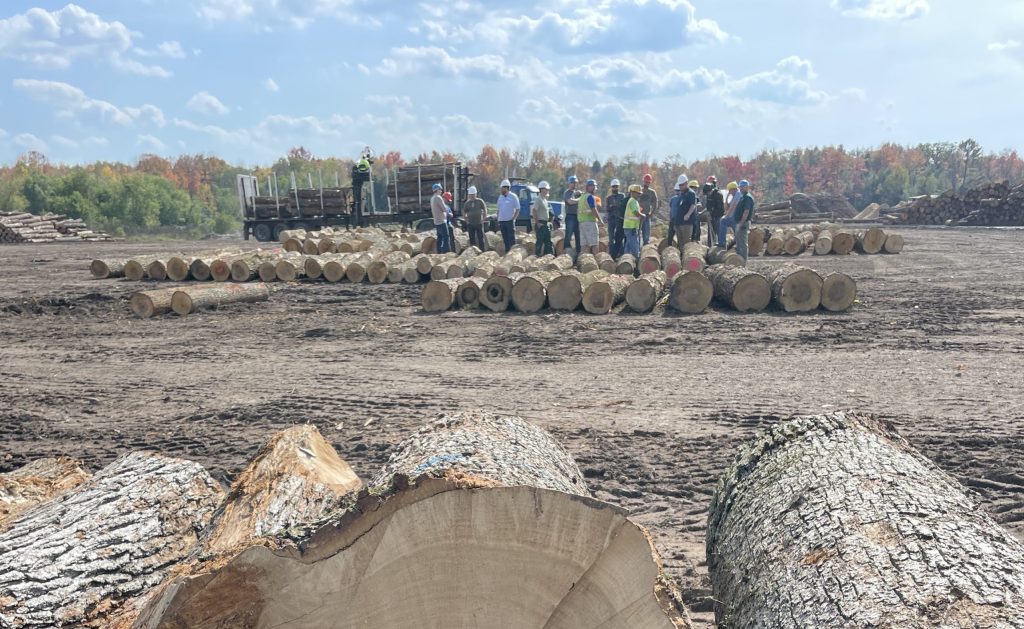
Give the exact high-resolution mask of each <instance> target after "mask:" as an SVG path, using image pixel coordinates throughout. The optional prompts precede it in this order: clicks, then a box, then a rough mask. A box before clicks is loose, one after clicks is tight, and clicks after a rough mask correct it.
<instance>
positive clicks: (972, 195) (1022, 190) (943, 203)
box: [888, 181, 1024, 227]
mask: <svg viewBox="0 0 1024 629" xmlns="http://www.w3.org/2000/svg"><path fill="white" fill-rule="evenodd" d="M888 216H889V217H890V220H893V221H896V222H905V223H907V224H910V225H978V226H986V227H994V226H1015V225H1024V184H1018V185H1017V186H1014V187H1011V186H1010V184H1009V182H1006V181H1002V182H997V183H988V184H984V185H980V186H976V187H974V188H970V189H968V190H964V191H961V192H957V191H954V190H948V191H946V192H944V193H942V194H940V195H938V196H923V197H916V198H914V199H910V200H908V201H905V202H903V203H900V204H899V205H897V206H896V207H894V208H892V210H891V211H890V213H889V214H888Z"/></svg>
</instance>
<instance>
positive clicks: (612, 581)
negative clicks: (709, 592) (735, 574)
mask: <svg viewBox="0 0 1024 629" xmlns="http://www.w3.org/2000/svg"><path fill="white" fill-rule="evenodd" d="M291 538H292V539H291V540H281V543H280V544H278V545H279V546H284V548H282V549H280V550H277V551H276V552H275V550H273V549H272V548H268V547H267V545H265V544H264V545H255V546H252V547H250V548H248V549H247V550H245V551H244V552H242V553H241V554H239V555H238V556H237V557H236V558H234V559H233V560H231V561H230V562H229V563H227V564H226V565H224V566H222V567H219V568H217V569H215V570H214V571H213V572H211V573H209V574H203V575H197V576H195V577H191V578H188V579H183V580H181V581H179V582H178V583H177V584H176V587H174V588H168V589H167V591H166V592H165V593H164V596H162V597H161V599H160V600H157V601H154V602H153V603H152V604H151V605H150V606H149V608H148V609H147V611H146V613H145V614H144V615H143V617H142V619H141V622H140V623H139V626H140V627H142V628H144V629H155V628H157V627H167V628H170V627H225V626H237V625H240V624H241V620H242V619H244V620H245V622H246V625H245V626H252V627H277V628H279V629H292V628H298V627H320V626H337V625H338V624H339V623H341V624H352V625H359V626H366V627H388V628H389V629H412V628H419V627H423V626H432V627H468V626H485V625H486V626H490V625H493V624H494V623H495V622H497V623H498V624H501V625H507V626H510V627H517V628H524V629H541V628H543V627H547V628H550V629H555V628H560V629H577V628H579V629H582V628H584V627H587V628H590V627H598V626H600V627H605V628H608V629H612V628H620V627H622V628H625V627H637V628H644V629H646V628H655V627H657V628H665V629H672V628H680V627H689V626H690V624H689V620H688V617H687V615H686V612H685V610H684V609H683V608H682V607H681V605H679V603H678V600H677V594H676V592H675V589H674V587H673V585H672V584H671V582H669V581H667V580H666V579H665V578H664V577H663V576H662V575H661V564H660V560H659V558H658V556H657V552H656V551H655V550H654V547H653V545H652V544H651V541H650V538H649V536H648V535H647V534H646V532H645V531H644V530H643V529H642V528H641V527H639V526H637V525H636V524H634V523H632V522H631V521H630V520H629V519H628V518H627V517H626V514H625V512H624V511H622V510H621V509H619V508H617V507H613V506H611V505H608V504H606V503H602V502H600V501H596V500H594V499H593V498H591V497H590V494H589V492H588V491H587V489H586V485H585V483H584V479H583V477H582V475H581V474H580V471H579V468H578V467H577V466H576V464H575V462H574V461H573V460H572V458H571V457H569V455H568V454H566V453H565V451H564V450H562V448H560V447H559V446H558V445H557V444H556V443H555V442H554V441H553V440H552V439H551V438H550V437H549V436H548V435H547V434H546V433H544V432H543V431H542V430H540V429H538V428H536V427H534V426H531V425H529V424H527V423H526V422H524V421H522V420H521V419H519V418H516V417H499V416H494V415H489V414H484V413H479V412H467V413H461V414H458V415H450V416H446V417H444V418H442V419H441V420H439V421H437V422H434V423H432V424H431V425H430V426H428V427H427V428H425V429H423V430H421V431H420V432H419V433H417V434H415V435H413V436H412V437H411V438H409V439H408V440H407V441H406V442H405V443H403V444H400V445H399V446H398V447H397V448H396V451H395V454H393V455H392V456H391V458H390V460H389V462H388V463H387V465H385V467H384V469H382V470H381V472H380V473H379V474H378V475H377V476H376V478H375V479H374V481H373V485H372V487H371V489H370V490H368V491H367V490H364V491H363V492H360V494H359V495H358V496H357V497H356V498H354V499H353V500H352V501H351V502H350V503H349V505H348V506H347V508H344V509H339V510H338V511H335V512H332V513H331V514H329V515H328V516H327V517H325V518H324V519H323V520H321V521H320V522H318V523H317V524H316V525H314V526H310V527H308V529H306V530H303V531H297V532H296V533H295V534H294V535H292V536H291ZM292 540H294V541H292ZM453 583H455V584H458V587H453V585H452V584H453ZM395 592H401V593H402V595H401V596H395ZM341 619H346V622H342V621H341ZM485 619H493V622H488V621H487V620H485ZM497 619H500V620H497Z"/></svg>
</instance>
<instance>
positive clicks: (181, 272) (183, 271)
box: [164, 256, 195, 282]
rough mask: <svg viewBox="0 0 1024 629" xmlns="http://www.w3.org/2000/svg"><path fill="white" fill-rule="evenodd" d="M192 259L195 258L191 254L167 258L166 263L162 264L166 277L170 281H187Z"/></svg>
mask: <svg viewBox="0 0 1024 629" xmlns="http://www.w3.org/2000/svg"><path fill="white" fill-rule="evenodd" d="M193 260H195V257H193V256H187V257H186V256H171V257H170V258H167V263H166V264H165V265H164V267H165V270H166V272H167V279H169V280H171V281H172V282H185V281H188V279H189V275H190V274H191V269H192V261H193Z"/></svg>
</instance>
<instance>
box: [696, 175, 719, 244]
mask: <svg viewBox="0 0 1024 629" xmlns="http://www.w3.org/2000/svg"><path fill="white" fill-rule="evenodd" d="M702 192H703V193H704V207H705V208H707V211H708V231H709V232H710V233H711V238H712V239H713V240H714V239H715V238H716V236H715V231H716V230H717V229H718V224H719V223H721V222H722V217H723V216H725V198H724V197H723V196H722V191H721V190H719V189H718V179H717V178H716V177H715V176H714V175H710V176H709V177H708V178H707V181H705V182H704V188H703V190H702ZM697 230H698V232H699V231H700V227H699V226H698V227H697ZM697 239H698V240H700V234H699V233H698V234H697Z"/></svg>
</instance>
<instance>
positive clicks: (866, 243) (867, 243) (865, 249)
mask: <svg viewBox="0 0 1024 629" xmlns="http://www.w3.org/2000/svg"><path fill="white" fill-rule="evenodd" d="M883 246H885V232H884V231H882V229H881V228H880V227H872V228H870V229H868V230H867V231H862V232H860V233H858V234H857V242H856V244H855V245H854V247H855V248H856V249H857V251H859V252H860V253H867V254H875V253H879V252H880V251H881V250H882V247H883Z"/></svg>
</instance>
